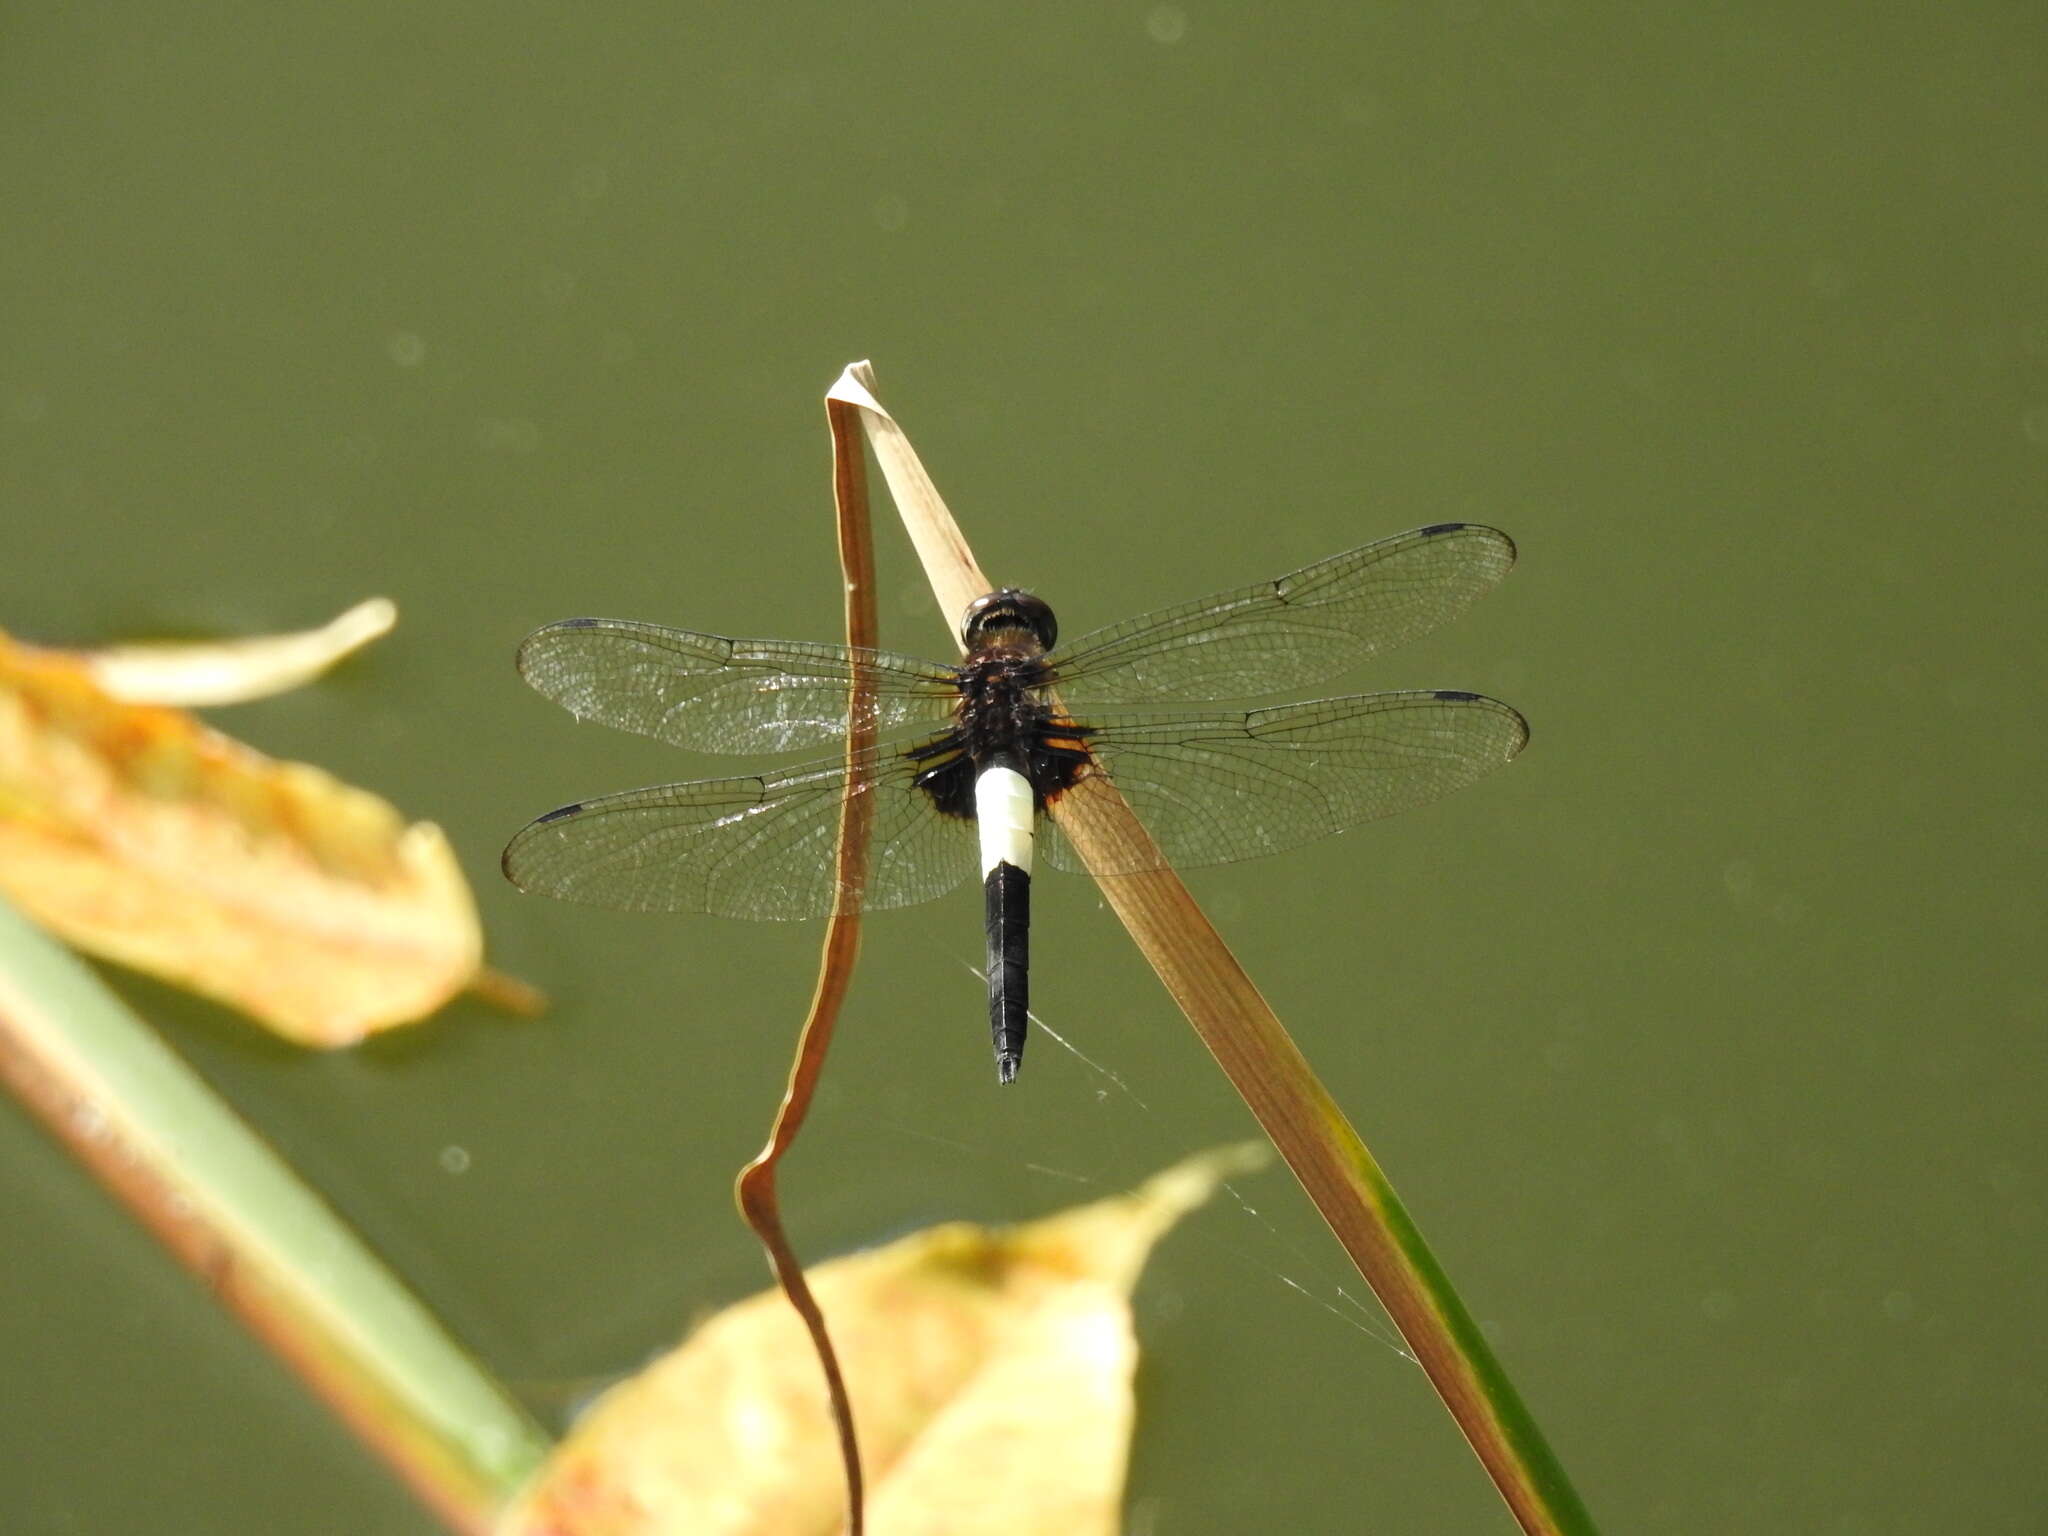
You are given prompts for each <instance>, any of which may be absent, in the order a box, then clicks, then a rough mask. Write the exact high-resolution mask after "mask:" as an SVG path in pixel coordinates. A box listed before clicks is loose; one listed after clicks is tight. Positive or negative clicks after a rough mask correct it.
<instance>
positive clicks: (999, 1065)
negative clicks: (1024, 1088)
mask: <svg viewBox="0 0 2048 1536" xmlns="http://www.w3.org/2000/svg"><path fill="white" fill-rule="evenodd" d="M1023 1059H1024V1058H1023V1056H1022V1055H1021V1054H1020V1053H1019V1052H1016V1051H1004V1052H1002V1053H1001V1054H1000V1055H998V1056H997V1057H996V1081H997V1082H998V1083H1014V1082H1015V1081H1016V1080H1017V1064H1018V1062H1020V1061H1022V1060H1023Z"/></svg>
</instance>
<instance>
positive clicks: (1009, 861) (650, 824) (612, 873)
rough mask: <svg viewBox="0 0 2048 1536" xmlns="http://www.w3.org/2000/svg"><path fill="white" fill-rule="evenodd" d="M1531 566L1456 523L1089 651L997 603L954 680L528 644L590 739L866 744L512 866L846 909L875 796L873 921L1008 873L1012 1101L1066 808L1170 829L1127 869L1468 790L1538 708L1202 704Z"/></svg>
mask: <svg viewBox="0 0 2048 1536" xmlns="http://www.w3.org/2000/svg"><path fill="white" fill-rule="evenodd" d="M1514 561H1515V545H1514V541H1513V540H1511V539H1510V538H1509V537H1508V536H1507V535H1506V534H1504V533H1502V532H1500V531H1499V530H1498V529H1495V528H1488V527H1485V526H1483V525H1480V524H1477V523H1435V524H1432V525H1430V526H1429V527H1426V528H1417V529H1414V530H1412V531H1410V532H1408V533H1401V534H1396V535H1394V536H1393V537H1391V538H1386V539H1380V540H1378V541H1377V542H1375V543H1371V544H1366V545H1363V546H1361V547H1359V548H1357V549H1352V550H1347V551H1345V552H1344V553H1342V554H1338V555H1332V556H1330V557H1329V558H1328V559H1325V560H1318V561H1317V562H1315V563H1314V564H1313V565H1308V566H1304V567H1303V568H1302V569H1300V570H1298V571H1295V572H1294V573H1293V574H1292V575H1288V576H1282V577H1280V578H1278V579H1277V580H1273V581H1265V582H1260V583H1258V584H1256V585H1253V586H1247V587H1239V588H1236V589H1234V590H1231V591H1226V592H1218V593H1215V594H1213V595H1211V596H1209V597H1204V598H1199V599H1196V600H1195V601H1192V602H1185V603H1179V604H1175V605H1173V606H1171V607H1166V608H1160V609H1157V610H1155V611H1153V612H1150V613H1146V614H1143V615H1141V616H1140V617H1137V618H1132V619H1126V620H1124V621H1123V622H1121V623H1117V624H1111V625H1108V626H1106V627H1104V628H1101V629H1095V630H1091V631H1090V632H1088V633H1087V634H1084V635H1082V636H1080V637H1079V638H1078V639H1075V640H1072V641H1070V642H1069V643H1067V644H1065V645H1061V644H1060V643H1059V634H1058V626H1057V623H1056V621H1055V619H1054V616H1053V611H1052V609H1051V607H1050V606H1049V605H1048V604H1047V603H1046V602H1045V600H1044V599H1043V598H1040V597H1038V596H1036V595H1035V594H1033V593H1030V592H1026V591H1023V590H1021V589H1019V588H1015V587H1005V588H1002V589H1001V590H999V591H995V592H990V593H987V594H985V595H984V596H981V597H979V598H976V599H975V600H974V602H973V603H971V604H970V605H969V606H968V608H967V611H966V613H965V614H964V615H963V617H962V619H961V624H960V638H961V645H962V651H963V657H962V659H961V660H960V661H959V662H957V663H953V664H947V663H944V662H938V661H927V660H923V659H921V658H919V657H916V656H910V655H904V654H901V653H898V652H893V651H881V650H858V651H856V650H853V649H849V648H848V647H846V646H841V645H831V644H824V643H820V642H814V641H804V640H734V639H728V638H725V637H723V636H720V635H712V634H703V633H699V632H697V631H695V630H687V629H671V628H668V627H666V626H663V625H659V624H647V623H639V622H636V621H633V620H627V619H595V618H579V619H565V620H562V621H561V622H559V623H554V624H549V625H546V626H544V627H543V628H541V629H538V630H536V631H535V632H534V633H533V634H531V635H529V636H528V637H527V638H526V640H525V641H524V642H523V643H522V644H521V645H520V647H519V655H518V665H519V671H520V674H521V675H522V676H523V677H524V678H525V679H526V681H527V682H528V683H530V684H532V686H533V687H534V688H536V689H537V690H539V691H540V692H541V693H542V694H544V695H546V696H547V697H548V698H550V699H553V700H554V701H555V702H556V703H558V704H561V705H563V706H565V707H566V708H567V709H568V710H569V711H570V712H571V713H572V714H574V715H576V716H577V717H578V718H580V719H584V720H597V721H602V722H603V723H604V724H606V725H611V726H616V727H618V728H620V729H623V730H628V731H634V732H637V733H639V734H640V735H643V736H650V737H653V738H655V739H656V740H659V741H662V742H666V743H669V744H670V745H673V746H678V747H683V748H687V749H690V750H692V751H698V752H711V753H760V754H773V753H794V752H796V751H799V750H801V749H803V748H806V747H813V746H818V745H820V744H823V743H826V742H832V741H837V742H838V743H839V745H840V753H839V755H838V756H836V757H832V758H828V759H824V760H821V761H812V762H803V763H798V764H795V765H794V766H790V767H782V768H771V769H767V770H764V771H761V772H757V773H749V774H744V775H740V776H737V777H731V778H715V779H698V780H694V781H691V782H688V783H679V784H662V785H658V786H655V787H653V788H649V789H636V790H630V791H627V792H625V793H623V794H613V795H605V796H602V797H600V798H598V799H593V800H580V801H577V802H575V803H574V804H571V805H565V806H562V807H560V808H559V809H557V810H552V811H549V812H548V813H547V814H546V815H544V816H541V817H539V818H538V819H537V820H535V821H533V822H532V823H530V824H529V825H528V826H526V827H525V828H524V829H523V830H521V831H520V832H519V833H518V834H517V835H516V836H515V837H514V838H513V839H512V841H511V843H510V844H509V845H508V846H507V848H506V849H505V856H504V869H505V874H506V876H507V877H508V878H509V879H510V880H511V881H512V883H513V884H514V885H516V886H518V887H520V888H521V889H522V890H526V891H536V892H544V893H546V894H547V895H550V896H556V897H562V898H565V899H567V900H570V901H579V902H588V903H592V904H595V905H598V906H603V907H611V908H619V909H625V910H631V911H644V912H691V913H708V914H715V915H718V916H723V917H733V918H747V919H756V920H788V919H798V918H809V917H820V916H824V915H826V914H828V913H830V912H831V911H833V910H834V908H835V904H836V903H837V902H838V901H839V899H840V897H841V892H840V890H839V881H840V876H839V872H838V867H837V859H836V853H837V849H838V839H839V829H840V819H841V815H842V810H843V807H844V805H845V802H846V800H847V797H848V796H852V795H858V796H866V797H869V803H870V806H871V809H872V823H871V825H872V832H871V846H870V849H869V855H868V866H867V870H866V875H865V881H864V884H862V885H861V887H860V889H859V892H858V899H859V902H860V905H861V907H862V908H863V909H873V910H883V909H888V908H895V907H905V906H910V905H913V904H915V903H919V902H926V901H931V900H934V899H936V898H938V897H940V896H943V895H945V894H946V893H947V892H949V891H951V890H953V889H954V888H955V887H957V886H958V885H959V884H960V883H961V882H962V881H964V880H966V879H967V878H968V877H969V874H970V873H971V872H972V871H973V870H974V869H975V868H977V867H979V869H980V871H981V874H982V888H983V904H984V914H985V927H986V931H987V941H988V949H987V954H988V965H987V982H988V1011H989V1031H990V1035H991V1037H992V1040H993V1044H994V1048H995V1058H996V1077H997V1080H998V1081H999V1082H1002V1083H1008V1082H1010V1081H1011V1080H1013V1079H1014V1078H1015V1077H1016V1075H1017V1068H1018V1065H1019V1063H1020V1062H1021V1060H1022V1059H1023V1052H1024V1040H1025V1035H1026V1032H1027V1029H1028V1025H1029V1019H1030V994H1029V982H1030V975H1029V934H1030V912H1031V878H1032V871H1033V867H1034V864H1035V863H1036V860H1035V858H1034V854H1035V853H1036V852H1037V851H1039V849H1040V848H1041V847H1042V849H1043V852H1044V855H1045V859H1046V862H1047V863H1049V864H1050V865H1052V866H1053V867H1054V868H1056V869H1061V870H1069V871H1081V870H1083V868H1084V866H1083V863H1082V859H1081V857H1080V854H1079V852H1078V851H1077V850H1076V848H1075V847H1074V845H1073V844H1072V843H1070V842H1069V841H1068V840H1067V839H1066V838H1065V837H1064V836H1063V835H1062V834H1061V832H1060V830H1059V828H1058V825H1057V823H1056V821H1054V820H1053V819H1051V818H1049V817H1048V816H1047V815H1046V812H1047V808H1048V807H1052V806H1057V805H1058V803H1059V800H1060V797H1061V796H1062V795H1064V794H1067V793H1068V792H1070V791H1072V790H1073V789H1074V788H1075V786H1076V785H1077V784H1080V783H1082V782H1083V781H1084V780H1085V779H1087V778H1088V777H1090V776H1093V775H1101V776H1103V777H1105V778H1107V780H1108V781H1109V783H1110V785H1112V786H1113V787H1114V788H1115V789H1116V790H1117V791H1118V792H1119V793H1121V794H1122V796H1123V797H1124V799H1125V800H1126V801H1127V802H1128V803H1129V804H1130V806H1131V808H1132V809H1133V810H1134V811H1135V812H1136V814H1137V816H1138V818H1139V820H1140V821H1141V822H1142V823H1143V824H1144V826H1145V828H1146V830H1147V831H1148V832H1149V833H1150V834H1151V844H1152V846H1151V847H1149V848H1132V849H1127V850H1123V851H1121V852H1118V851H1115V850H1111V851H1108V852H1102V851H1097V852H1096V857H1095V859H1094V862H1093V863H1092V864H1091V865H1089V866H1087V868H1089V869H1092V871H1093V872H1094V873H1096V874H1098V875H1120V874H1137V873H1141V872H1143V871H1145V870H1149V869H1156V868H1159V867H1162V866H1171V867H1173V868H1176V869H1179V868H1193V867H1199V866H1203V865H1213V864H1226V863H1232V862H1235V861H1237V860H1240V859H1250V858H1255V857H1259V856H1261V855H1265V854H1272V853H1279V852H1282V851H1284V850H1287V849H1290V848H1293V847H1296V846H1298V845H1300V844H1303V843H1307V842H1310V841H1312V840H1314V839H1317V838H1322V837H1327V836H1329V835H1331V834H1333V833H1338V832H1342V831H1345V830H1346V829H1348V828H1350V827H1354V826H1357V825H1359V824H1360V823H1363V822H1368V821H1373V820H1376V819H1378V818H1380V817H1383V816H1390V815H1393V814H1394V813H1395V812H1397V811H1402V810H1406V809H1409V808H1410V807H1413V806H1419V805H1423V804H1426V803H1427V802H1429V801H1432V800H1436V799H1438V798H1439V797H1441V796H1443V795H1447V794H1449V793H1450V792H1451V791H1453V790H1455V789H1460V788H1463V787H1464V786H1465V785H1467V784H1470V783H1472V782H1473V781H1475V780H1476V779H1478V778H1480V777H1482V776H1483V775H1485V774H1487V773H1490V772H1491V771H1492V770H1493V769H1495V768H1498V767H1500V766H1501V765H1503V764H1505V763H1507V762H1509V761H1510V760H1511V759H1513V758H1514V757H1515V755H1516V754H1517V753H1519V752H1520V751H1521V750H1522V748H1523V746H1524V745H1525V744H1526V743H1527V742H1528V739H1529V726H1528V723H1527V722H1526V721H1525V720H1524V719H1523V718H1522V716H1521V715H1520V714H1519V713H1518V712H1516V711H1515V710H1514V709H1513V708H1511V707H1510V706H1508V705H1506V704H1503V703H1501V702H1500V701H1499V700H1497V699H1492V698H1488V697H1486V696H1485V695H1483V694H1478V693H1468V692H1465V691H1463V690H1461V689H1447V688H1434V689H1420V690H1407V691H1400V692H1388V693H1362V694H1349V695H1345V696H1342V697H1337V698H1320V699H1313V700H1309V701H1307V702H1303V703H1293V704H1280V705H1275V706H1271V707H1267V708H1262V709H1251V710H1245V709H1220V710H1219V709H1211V708H1203V709H1188V708H1185V707H1184V706H1186V705H1189V704H1210V703H1214V702H1218V701H1226V700H1252V699H1257V698H1261V697H1265V696H1268V695H1272V694H1278V693H1283V692H1292V691H1295V690H1297V689H1301V688H1304V687H1306V686H1308V685H1310V684H1314V683H1318V682H1321V681H1323V680H1325V679H1327V678H1330V677H1333V676H1335V675H1337V674H1338V673H1341V672H1344V671H1346V670H1348V669H1350V668H1352V667H1354V666H1356V665H1357V664H1359V663H1360V662H1362V661H1364V660H1365V659H1366V658H1368V657H1371V656H1374V655H1377V654H1378V653H1380V652H1382V651H1385V650H1388V649H1390V648H1392V647H1394V646H1397V645H1400V644H1403V643H1404V642H1406V641H1409V640H1413V639H1415V638H1417V637H1418V636H1420V635H1422V634H1424V633H1426V632H1428V631H1430V630H1432V629H1434V628H1436V627H1437V626H1438V625H1440V624H1442V623H1444V622H1445V621H1447V620H1449V619H1451V618H1454V617H1455V616H1457V615H1458V614H1459V613H1461V612H1463V611H1464V609H1465V608H1466V607H1468V606H1469V605H1470V604H1471V603H1473V602H1474V601H1476V600H1477V599H1478V598H1480V597H1482V596H1483V595H1485V594H1486V593H1487V592H1488V591H1490V590H1491V589H1492V588H1493V587H1494V586H1495V585H1496V584H1498V583H1499V582H1500V580H1501V579H1502V578H1503V577H1504V576H1506V575H1507V573H1508V571H1509V569H1510V568H1511V567H1512V566H1513V565H1514ZM857 672H858V674H859V675H860V676H861V678H862V679H863V681H864V683H865V684H866V685H867V686H868V687H869V688H871V690H872V700H871V706H870V707H871V708H872V711H873V719H874V725H875V731H874V741H873V745H872V746H871V747H868V748H866V749H864V750H862V751H861V752H860V753H859V754H858V755H850V754H849V753H848V751H847V746H846V735H847V720H848V709H849V701H850V698H851V689H852V685H853V683H854V680H855V676H856V673H857ZM1131 705H1137V706H1182V707H1173V708H1160V709H1151V710H1146V711H1142V712H1140V711H1134V710H1126V709H1125V708H1124V706H1131ZM1105 706H1107V708H1105ZM977 855H978V858H977Z"/></svg>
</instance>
